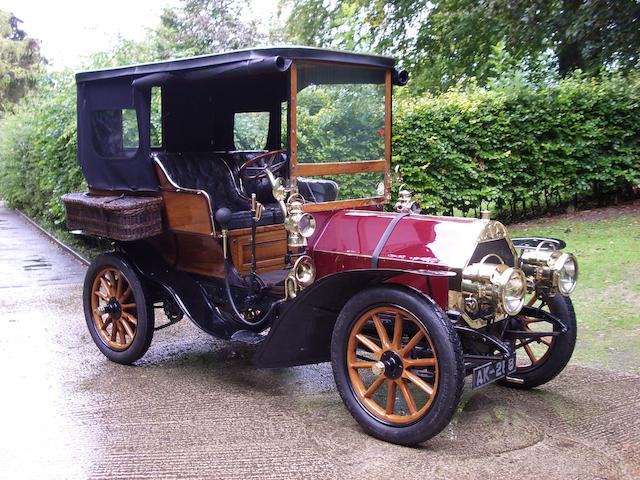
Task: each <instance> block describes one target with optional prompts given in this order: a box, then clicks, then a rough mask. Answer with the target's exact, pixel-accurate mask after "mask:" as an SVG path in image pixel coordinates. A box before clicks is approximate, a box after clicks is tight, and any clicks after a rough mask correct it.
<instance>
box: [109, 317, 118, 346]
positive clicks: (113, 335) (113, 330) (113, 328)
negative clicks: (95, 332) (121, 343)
mask: <svg viewBox="0 0 640 480" xmlns="http://www.w3.org/2000/svg"><path fill="white" fill-rule="evenodd" d="M117 333H118V329H117V328H116V324H115V322H113V321H112V322H111V336H110V338H111V341H112V342H115V341H116V335H117Z"/></svg>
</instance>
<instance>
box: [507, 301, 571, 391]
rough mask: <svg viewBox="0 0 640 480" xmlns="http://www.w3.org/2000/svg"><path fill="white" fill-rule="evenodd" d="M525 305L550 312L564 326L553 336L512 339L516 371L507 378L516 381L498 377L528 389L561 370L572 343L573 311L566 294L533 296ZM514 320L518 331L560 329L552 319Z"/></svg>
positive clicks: (528, 318)
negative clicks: (514, 379)
mask: <svg viewBox="0 0 640 480" xmlns="http://www.w3.org/2000/svg"><path fill="white" fill-rule="evenodd" d="M528 304H529V306H534V307H536V308H542V309H543V310H545V311H547V312H549V313H551V314H552V315H554V316H555V317H556V318H558V319H559V320H561V321H562V323H563V324H564V325H565V326H566V327H567V331H566V332H565V333H561V334H559V335H556V336H549V337H540V338H535V337H532V338H531V339H527V338H523V339H518V340H516V341H514V347H515V350H516V365H517V370H516V372H515V373H513V374H511V375H510V377H511V378H516V379H517V380H519V381H518V383H516V382H513V381H509V380H506V379H503V380H499V381H498V383H500V384H501V385H503V386H507V387H513V388H523V389H529V388H533V387H537V386H539V385H542V384H545V383H547V382H548V381H550V380H551V379H553V378H554V377H556V376H557V375H558V374H559V373H560V372H561V371H562V370H564V367H566V366H567V363H569V360H570V359H571V355H572V354H573V350H574V348H575V346H576V333H577V324H576V314H575V312H574V310H573V304H572V303H571V299H570V298H569V297H564V296H562V295H560V294H557V295H555V296H553V297H546V296H544V297H538V296H537V295H534V296H533V297H531V299H530V300H529V302H528ZM514 323H516V327H517V329H518V330H521V331H525V332H532V333H536V332H559V331H560V327H559V326H558V325H556V324H554V323H552V322H548V321H545V320H542V319H539V318H534V317H528V316H525V315H519V316H518V317H516V319H515V321H514Z"/></svg>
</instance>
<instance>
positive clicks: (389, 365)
mask: <svg viewBox="0 0 640 480" xmlns="http://www.w3.org/2000/svg"><path fill="white" fill-rule="evenodd" d="M377 363H382V364H383V365H384V370H383V371H382V372H381V373H384V376H385V377H387V378H388V379H390V380H396V379H397V378H400V377H401V376H402V370H403V369H404V368H403V365H402V359H401V358H400V356H399V355H398V354H397V353H396V352H394V351H392V350H387V351H386V352H384V353H383V354H382V356H381V357H380V362H377ZM374 367H375V365H374Z"/></svg>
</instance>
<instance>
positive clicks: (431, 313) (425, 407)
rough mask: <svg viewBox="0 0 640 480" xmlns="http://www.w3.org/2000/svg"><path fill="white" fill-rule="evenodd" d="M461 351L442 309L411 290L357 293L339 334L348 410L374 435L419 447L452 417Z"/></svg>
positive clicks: (337, 358) (338, 373) (338, 361)
mask: <svg viewBox="0 0 640 480" xmlns="http://www.w3.org/2000/svg"><path fill="white" fill-rule="evenodd" d="M462 358H463V357H462V349H461V346H460V342H459V340H458V337H457V335H456V333H455V331H454V329H453V326H452V325H451V323H450V322H449V321H448V320H447V319H446V318H445V316H444V313H443V312H442V310H440V308H439V307H438V306H437V305H436V304H434V303H433V302H431V301H430V300H428V299H426V298H425V297H423V296H421V295H419V294H417V293H416V292H413V291H410V290H408V289H405V288H399V287H395V286H383V287H376V288H373V289H370V290H366V291H363V292H361V293H359V294H358V295H356V296H354V297H353V298H352V299H351V300H350V301H349V302H348V303H347V305H345V307H344V308H343V310H342V311H341V313H340V315H339V317H338V320H337V322H336V326H335V329H334V333H333V340H332V346H331V361H332V366H333V373H334V377H335V380H336V385H337V387H338V392H339V393H340V396H341V397H342V399H343V401H344V403H345V405H346V407H347V409H348V410H349V412H350V413H351V414H352V415H353V417H354V418H355V419H356V421H357V422H358V423H359V424H360V425H361V427H362V428H363V429H364V430H365V431H366V432H367V433H369V434H370V435H373V436H375V437H378V438H380V439H382V440H386V441H388V442H393V443H398V444H402V445H415V444H417V443H420V442H423V441H425V440H428V439H429V438H431V437H433V436H434V435H436V434H438V433H439V432H440V431H441V430H442V429H443V428H444V427H445V426H446V425H447V424H448V423H449V421H450V420H451V417H452V415H453V413H454V411H455V408H456V406H457V404H458V401H459V399H460V394H461V392H462V386H463V383H464V372H463V361H462Z"/></svg>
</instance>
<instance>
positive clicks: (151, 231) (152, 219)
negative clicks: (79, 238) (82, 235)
mask: <svg viewBox="0 0 640 480" xmlns="http://www.w3.org/2000/svg"><path fill="white" fill-rule="evenodd" d="M62 201H63V202H64V206H65V209H66V210H67V229H69V230H81V231H83V232H86V233H91V234H94V235H98V236H100V237H105V238H111V239H113V240H124V241H127V240H140V239H142V238H148V237H152V236H154V235H158V234H160V233H162V212H161V205H162V198H160V197H134V196H124V195H120V196H108V197H101V196H95V195H90V194H88V193H69V194H67V195H64V196H63V197H62Z"/></svg>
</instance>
